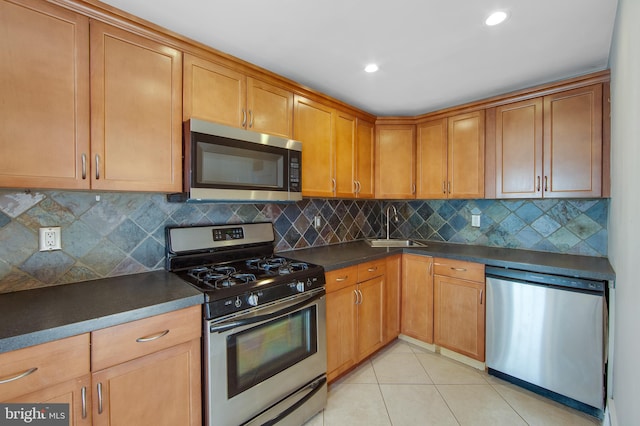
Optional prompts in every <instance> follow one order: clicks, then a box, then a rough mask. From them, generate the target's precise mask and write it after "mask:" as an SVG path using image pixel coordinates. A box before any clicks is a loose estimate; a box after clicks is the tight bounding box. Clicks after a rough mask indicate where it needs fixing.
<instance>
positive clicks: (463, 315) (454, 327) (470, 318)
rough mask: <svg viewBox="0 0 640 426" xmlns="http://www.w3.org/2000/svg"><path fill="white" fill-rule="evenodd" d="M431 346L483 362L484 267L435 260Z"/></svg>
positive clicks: (468, 263)
mask: <svg viewBox="0 0 640 426" xmlns="http://www.w3.org/2000/svg"><path fill="white" fill-rule="evenodd" d="M434 269H435V275H434V279H433V282H434V340H435V344H436V345H439V346H442V347H444V348H447V349H450V350H452V351H455V352H458V353H461V354H463V355H466V356H468V357H471V358H474V359H476V360H478V361H484V355H485V353H484V349H485V342H484V340H485V303H484V302H485V294H484V291H485V283H484V265H481V264H478V263H472V262H462V261H455V260H450V259H436V260H435V268H434Z"/></svg>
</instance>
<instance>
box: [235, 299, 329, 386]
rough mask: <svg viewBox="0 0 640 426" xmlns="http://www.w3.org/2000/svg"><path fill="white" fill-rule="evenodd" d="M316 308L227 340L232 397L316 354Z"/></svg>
mask: <svg viewBox="0 0 640 426" xmlns="http://www.w3.org/2000/svg"><path fill="white" fill-rule="evenodd" d="M317 335H318V333H317V317H316V306H315V305H313V306H310V307H308V308H305V309H303V310H300V311H297V312H294V313H292V314H289V315H287V316H285V317H281V318H278V319H276V320H273V321H269V322H266V323H263V324H260V325H257V326H255V327H253V328H250V329H248V330H245V331H242V332H240V333H236V334H233V335H230V336H228V337H227V362H228V364H227V366H228V371H227V375H228V380H227V383H228V398H232V397H233V396H235V395H237V394H239V393H240V392H242V391H244V390H246V389H249V388H250V387H252V386H255V385H257V384H258V383H260V382H262V381H264V380H266V379H268V378H269V377H272V376H274V375H276V374H278V373H279V372H281V371H284V370H285V369H287V368H288V367H290V366H292V365H294V364H296V363H298V362H300V361H302V360H303V359H305V358H307V357H309V356H311V355H313V354H315V353H316V352H317V350H318V342H317Z"/></svg>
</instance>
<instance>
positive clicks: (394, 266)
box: [383, 254, 402, 344]
mask: <svg viewBox="0 0 640 426" xmlns="http://www.w3.org/2000/svg"><path fill="white" fill-rule="evenodd" d="M386 263H387V264H386V267H387V271H386V272H387V273H386V277H385V282H384V284H385V292H384V299H385V300H384V336H383V340H384V344H387V343H389V342H391V341H392V340H394V339H396V338H397V337H398V335H399V334H400V312H401V311H400V300H401V299H400V285H401V283H402V255H401V254H396V255H394V256H389V257H387V262H386Z"/></svg>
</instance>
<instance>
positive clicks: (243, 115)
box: [241, 108, 247, 127]
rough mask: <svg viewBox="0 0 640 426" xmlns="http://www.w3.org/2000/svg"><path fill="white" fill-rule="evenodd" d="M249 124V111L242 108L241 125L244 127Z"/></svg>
mask: <svg viewBox="0 0 640 426" xmlns="http://www.w3.org/2000/svg"><path fill="white" fill-rule="evenodd" d="M246 124H247V111H245V110H244V108H243V109H242V124H241V126H242V127H244V126H245V125H246Z"/></svg>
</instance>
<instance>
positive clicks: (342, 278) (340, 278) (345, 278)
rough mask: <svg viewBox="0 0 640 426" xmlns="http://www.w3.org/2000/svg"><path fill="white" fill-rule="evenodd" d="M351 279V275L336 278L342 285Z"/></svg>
mask: <svg viewBox="0 0 640 426" xmlns="http://www.w3.org/2000/svg"><path fill="white" fill-rule="evenodd" d="M348 278H349V275H345V276H344V277H338V278H336V281H337V282H339V283H341V282H343V281H346V280H347V279H348Z"/></svg>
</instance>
